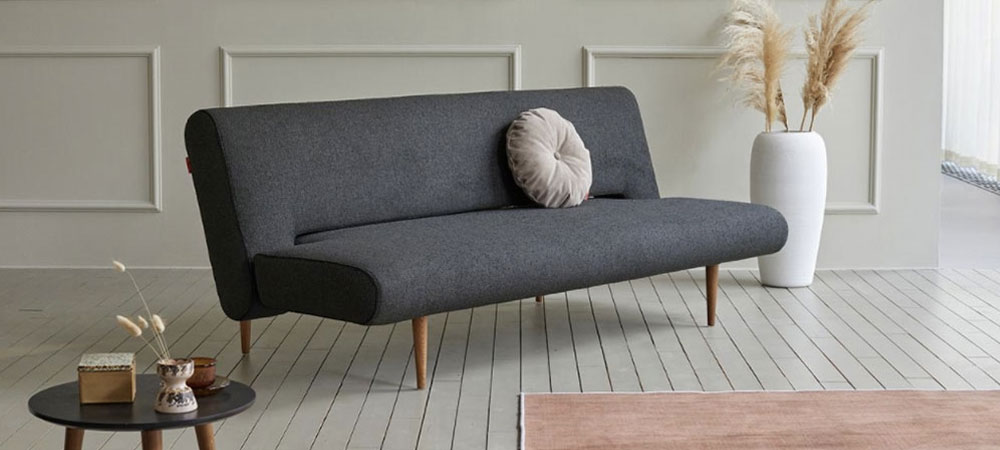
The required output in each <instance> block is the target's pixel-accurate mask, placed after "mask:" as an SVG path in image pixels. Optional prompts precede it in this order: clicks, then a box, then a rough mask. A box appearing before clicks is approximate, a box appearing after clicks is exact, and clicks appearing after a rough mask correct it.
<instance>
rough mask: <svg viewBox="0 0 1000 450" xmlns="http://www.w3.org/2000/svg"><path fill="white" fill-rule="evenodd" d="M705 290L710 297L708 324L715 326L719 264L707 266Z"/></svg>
mask: <svg viewBox="0 0 1000 450" xmlns="http://www.w3.org/2000/svg"><path fill="white" fill-rule="evenodd" d="M705 291H706V294H707V297H708V326H710V327H714V326H715V303H716V298H717V296H718V292H719V265H718V264H716V265H714V266H708V267H705Z"/></svg>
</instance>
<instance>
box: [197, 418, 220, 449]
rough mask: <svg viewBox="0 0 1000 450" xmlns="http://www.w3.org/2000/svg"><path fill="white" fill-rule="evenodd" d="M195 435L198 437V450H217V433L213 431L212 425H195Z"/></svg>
mask: <svg viewBox="0 0 1000 450" xmlns="http://www.w3.org/2000/svg"><path fill="white" fill-rule="evenodd" d="M194 434H195V435H196V436H198V450H215V432H214V431H212V424H210V423H206V424H201V425H195V426H194Z"/></svg>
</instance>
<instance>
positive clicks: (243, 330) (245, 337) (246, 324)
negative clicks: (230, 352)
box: [240, 320, 250, 355]
mask: <svg viewBox="0 0 1000 450" xmlns="http://www.w3.org/2000/svg"><path fill="white" fill-rule="evenodd" d="M240 349H242V350H243V354H244V355H245V354H247V353H250V321H249V320H241V321H240Z"/></svg>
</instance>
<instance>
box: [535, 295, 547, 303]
mask: <svg viewBox="0 0 1000 450" xmlns="http://www.w3.org/2000/svg"><path fill="white" fill-rule="evenodd" d="M544 301H545V296H544V295H538V296H535V303H541V302H544Z"/></svg>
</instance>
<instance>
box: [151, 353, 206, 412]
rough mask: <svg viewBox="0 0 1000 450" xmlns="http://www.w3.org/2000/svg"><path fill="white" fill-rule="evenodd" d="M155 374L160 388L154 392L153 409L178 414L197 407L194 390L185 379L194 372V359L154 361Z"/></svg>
mask: <svg viewBox="0 0 1000 450" xmlns="http://www.w3.org/2000/svg"><path fill="white" fill-rule="evenodd" d="M156 374H157V375H159V376H160V389H159V390H158V391H157V392H156V404H155V406H154V407H153V409H155V410H156V412H160V413H164V414H179V413H186V412H191V411H194V410H196V409H198V401H197V400H195V398H194V391H192V390H191V388H190V387H188V385H187V383H186V382H187V379H188V378H190V377H191V375H193V374H194V361H193V360H190V359H167V360H162V361H159V362H157V363H156Z"/></svg>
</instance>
